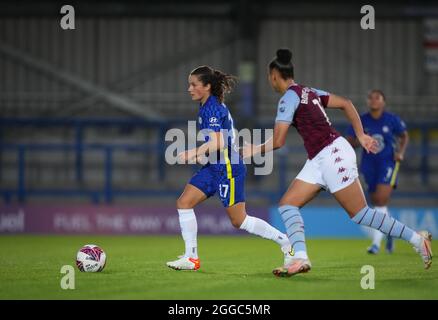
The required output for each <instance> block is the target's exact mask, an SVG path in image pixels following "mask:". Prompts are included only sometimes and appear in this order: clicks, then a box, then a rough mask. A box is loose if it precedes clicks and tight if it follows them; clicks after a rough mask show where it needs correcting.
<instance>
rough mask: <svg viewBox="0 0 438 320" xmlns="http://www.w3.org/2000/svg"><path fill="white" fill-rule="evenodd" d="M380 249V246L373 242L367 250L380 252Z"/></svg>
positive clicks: (375, 252) (370, 252)
mask: <svg viewBox="0 0 438 320" xmlns="http://www.w3.org/2000/svg"><path fill="white" fill-rule="evenodd" d="M379 250H380V248H379V247H378V246H376V245H375V244H373V245H371V246H369V247H368V249H367V252H368V253H369V254H378V253H379Z"/></svg>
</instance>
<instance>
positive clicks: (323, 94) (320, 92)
mask: <svg viewBox="0 0 438 320" xmlns="http://www.w3.org/2000/svg"><path fill="white" fill-rule="evenodd" d="M312 90H313V91H315V92H316V94H317V95H318V97H320V96H328V95H330V93H328V92H327V91H324V90H320V89H315V88H312Z"/></svg>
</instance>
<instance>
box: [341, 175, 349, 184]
mask: <svg viewBox="0 0 438 320" xmlns="http://www.w3.org/2000/svg"><path fill="white" fill-rule="evenodd" d="M348 180H350V178H349V177H347V176H344V177H343V178H342V183H344V182H347V181H348Z"/></svg>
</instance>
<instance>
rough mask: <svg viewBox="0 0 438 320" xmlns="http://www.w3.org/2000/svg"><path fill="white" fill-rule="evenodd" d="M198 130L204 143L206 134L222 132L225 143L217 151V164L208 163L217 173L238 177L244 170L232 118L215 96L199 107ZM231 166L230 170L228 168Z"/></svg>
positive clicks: (207, 136)
mask: <svg viewBox="0 0 438 320" xmlns="http://www.w3.org/2000/svg"><path fill="white" fill-rule="evenodd" d="M197 123H198V128H199V130H202V131H203V133H204V141H205V142H207V141H209V139H210V137H209V135H208V132H211V131H214V132H222V134H223V137H224V142H225V147H224V150H222V151H218V154H217V159H218V161H217V163H208V164H206V166H211V167H212V169H215V170H217V171H219V170H225V172H226V171H229V170H231V171H232V175H233V176H236V175H238V174H239V173H240V172H241V171H242V170H245V169H244V164H243V160H242V158H241V157H240V155H239V150H238V148H237V145H236V141H235V139H236V135H235V132H234V123H233V118H232V117H231V114H230V111H229V110H228V108H227V106H226V105H225V104H224V103H221V102H220V101H219V99H218V98H217V97H215V96H210V97H209V98H208V99H207V101H206V102H205V103H204V104H203V105H201V107H200V108H199V112H198V122H197ZM229 165H231V168H230V167H229Z"/></svg>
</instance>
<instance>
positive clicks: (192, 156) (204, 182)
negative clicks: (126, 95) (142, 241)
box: [167, 66, 292, 270]
mask: <svg viewBox="0 0 438 320" xmlns="http://www.w3.org/2000/svg"><path fill="white" fill-rule="evenodd" d="M188 80H189V88H188V92H189V93H190V95H191V97H192V100H194V101H196V102H198V103H199V112H198V122H197V124H198V127H199V129H200V130H201V132H202V133H203V135H204V138H205V139H204V140H205V142H204V143H203V144H202V145H201V146H199V147H198V148H194V149H191V150H187V151H184V152H182V153H181V154H179V155H178V157H179V158H180V162H189V163H194V162H198V163H201V164H204V165H203V166H202V167H201V169H199V170H198V172H196V173H195V175H194V176H193V177H192V178H191V179H190V181H189V183H188V184H187V185H186V186H185V188H184V191H183V193H182V194H181V196H180V197H179V198H178V200H177V202H176V205H177V209H178V215H179V223H180V226H181V233H182V237H183V239H184V243H185V252H184V255H182V256H180V257H178V259H177V260H175V261H169V262H167V266H168V267H170V268H172V269H175V270H198V269H199V268H200V259H199V257H198V250H197V248H198V245H197V233H198V225H197V221H196V216H195V212H194V207H196V205H198V204H199V203H201V202H203V201H204V200H206V199H207V198H209V197H211V196H213V195H215V194H217V195H218V196H219V198H220V200H221V202H222V205H223V206H224V207H225V211H226V212H227V214H228V216H229V218H230V220H231V224H232V225H233V226H234V227H236V228H239V229H242V230H245V231H247V232H249V233H251V234H254V235H257V236H260V237H262V238H265V239H269V240H273V241H275V242H276V243H278V244H279V245H280V249H281V251H282V252H283V258H284V263H285V264H288V263H289V262H290V259H292V255H291V245H290V242H289V239H288V237H287V236H286V235H285V234H283V233H282V232H280V231H279V230H277V229H275V228H274V227H272V226H271V225H269V224H268V223H267V222H266V221H264V220H262V219H260V218H257V217H254V216H250V215H248V214H247V212H246V208H245V191H244V188H245V176H246V167H245V164H244V162H243V159H242V157H241V156H240V154H239V150H238V148H237V145H236V141H235V132H234V124H233V118H232V117H231V114H230V111H229V110H228V108H227V106H226V105H225V104H224V98H225V94H226V93H228V92H230V91H231V89H232V87H233V85H234V83H235V77H234V76H231V75H228V74H225V73H223V72H221V71H219V70H214V69H213V68H211V67H209V66H200V67H198V68H196V69H194V70H193V71H192V72H191V73H190V75H189V79H188Z"/></svg>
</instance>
